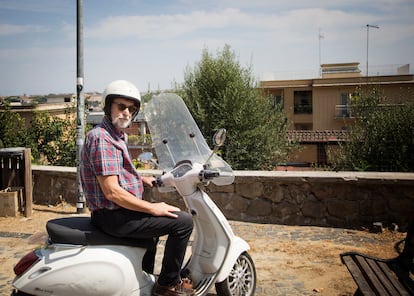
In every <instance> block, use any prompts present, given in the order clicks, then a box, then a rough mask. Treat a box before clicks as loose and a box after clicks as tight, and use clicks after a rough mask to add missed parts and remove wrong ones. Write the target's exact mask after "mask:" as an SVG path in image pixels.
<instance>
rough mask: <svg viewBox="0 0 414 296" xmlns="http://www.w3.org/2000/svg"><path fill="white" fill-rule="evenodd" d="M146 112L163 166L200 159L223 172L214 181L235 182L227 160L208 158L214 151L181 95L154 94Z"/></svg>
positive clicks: (166, 168)
mask: <svg viewBox="0 0 414 296" xmlns="http://www.w3.org/2000/svg"><path fill="white" fill-rule="evenodd" d="M144 114H145V118H146V121H147V124H148V127H149V130H150V132H151V138H152V144H153V146H154V149H155V153H156V155H157V159H158V163H159V166H160V168H161V169H163V170H167V171H168V170H171V169H173V168H174V167H175V165H176V164H177V163H179V162H181V161H191V162H193V163H194V162H198V163H201V164H206V165H207V168H208V169H212V170H218V171H219V172H220V177H219V178H215V179H213V180H212V182H213V183H214V184H216V185H228V184H231V183H233V181H234V174H233V170H232V169H231V167H230V165H229V164H228V163H227V162H225V161H224V160H223V159H222V158H221V157H219V156H218V155H216V154H214V155H213V156H212V157H211V158H210V160H208V158H209V156H210V155H211V153H212V151H211V149H210V148H209V146H208V145H207V143H206V140H205V139H204V137H203V135H202V134H201V132H200V130H199V128H198V126H197V124H196V122H195V121H194V119H193V117H192V116H191V113H190V111H189V110H188V108H187V106H186V105H185V103H184V101H183V100H182V98H180V97H179V96H178V95H176V94H172V93H163V94H160V95H157V96H154V97H152V99H151V100H150V101H149V102H148V103H147V104H146V106H145V108H144ZM207 160H208V163H206V161H207Z"/></svg>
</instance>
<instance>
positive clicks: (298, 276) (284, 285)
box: [0, 204, 405, 295]
mask: <svg viewBox="0 0 414 296" xmlns="http://www.w3.org/2000/svg"><path fill="white" fill-rule="evenodd" d="M73 214H76V208H75V207H73V206H71V205H66V204H64V205H62V204H60V205H57V206H53V207H51V206H41V205H34V209H33V214H32V216H31V217H30V218H25V217H23V216H19V217H0V295H10V291H11V281H12V279H13V277H14V275H13V266H14V265H15V264H16V263H17V261H18V260H19V258H21V257H22V256H23V255H25V254H26V253H27V252H28V251H30V250H32V249H34V248H36V247H38V246H41V245H42V244H43V242H44V239H45V236H46V234H45V223H46V221H47V220H49V219H52V218H57V217H62V216H68V215H73ZM231 224H232V226H233V229H234V232H235V233H236V235H239V236H241V237H243V238H244V239H245V240H246V241H247V242H248V243H249V244H250V246H251V250H250V251H249V253H250V255H251V256H252V258H253V260H254V262H255V265H256V270H257V276H258V278H257V291H256V295H353V293H354V291H355V290H356V285H355V283H354V282H353V280H352V278H351V276H350V274H349V273H348V271H347V269H346V267H345V266H344V265H343V264H342V263H341V262H340V257H339V254H340V253H342V252H345V251H360V252H364V253H368V254H370V255H373V256H378V257H383V258H392V257H395V256H396V255H397V252H396V251H395V249H394V246H395V244H396V243H397V242H398V241H400V240H402V239H403V238H404V237H405V233H401V232H397V231H389V230H385V231H384V232H382V233H379V234H374V233H370V232H368V231H356V230H346V229H328V228H321V227H307V226H283V225H266V224H252V223H244V222H231ZM158 253H161V254H159V255H158V256H157V258H158V259H157V260H158V262H159V260H160V259H159V258H160V257H159V256H161V255H162V251H159V252H158ZM211 295H214V292H212V293H211Z"/></svg>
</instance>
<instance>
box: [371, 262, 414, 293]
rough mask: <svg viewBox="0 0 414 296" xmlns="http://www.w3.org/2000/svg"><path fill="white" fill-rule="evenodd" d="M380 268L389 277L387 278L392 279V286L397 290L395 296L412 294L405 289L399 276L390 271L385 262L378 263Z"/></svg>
mask: <svg viewBox="0 0 414 296" xmlns="http://www.w3.org/2000/svg"><path fill="white" fill-rule="evenodd" d="M377 264H378V266H379V267H380V268H381V270H382V271H383V272H384V273H385V274H386V275H387V277H388V278H389V279H390V282H391V284H392V285H393V286H394V288H395V289H396V290H397V291H396V294H394V295H401V296H409V295H410V294H409V293H408V291H407V290H406V288H405V287H404V285H403V284H402V283H401V282H400V281H399V279H398V276H397V275H396V274H395V273H394V271H392V270H391V269H390V267H389V266H388V264H387V263H385V262H383V261H378V262H377Z"/></svg>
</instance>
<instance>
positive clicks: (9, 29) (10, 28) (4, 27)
mask: <svg viewBox="0 0 414 296" xmlns="http://www.w3.org/2000/svg"><path fill="white" fill-rule="evenodd" d="M47 31H48V29H47V28H46V27H44V26H36V25H13V24H0V36H12V35H17V34H23V33H30V32H31V33H40V32H47Z"/></svg>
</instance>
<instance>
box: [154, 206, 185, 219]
mask: <svg viewBox="0 0 414 296" xmlns="http://www.w3.org/2000/svg"><path fill="white" fill-rule="evenodd" d="M179 211H180V209H179V208H177V207H174V206H172V205H169V204H166V203H165V202H157V203H152V212H151V214H152V215H153V216H166V217H171V218H177V217H178V216H177V215H176V214H174V213H173V212H179Z"/></svg>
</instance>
